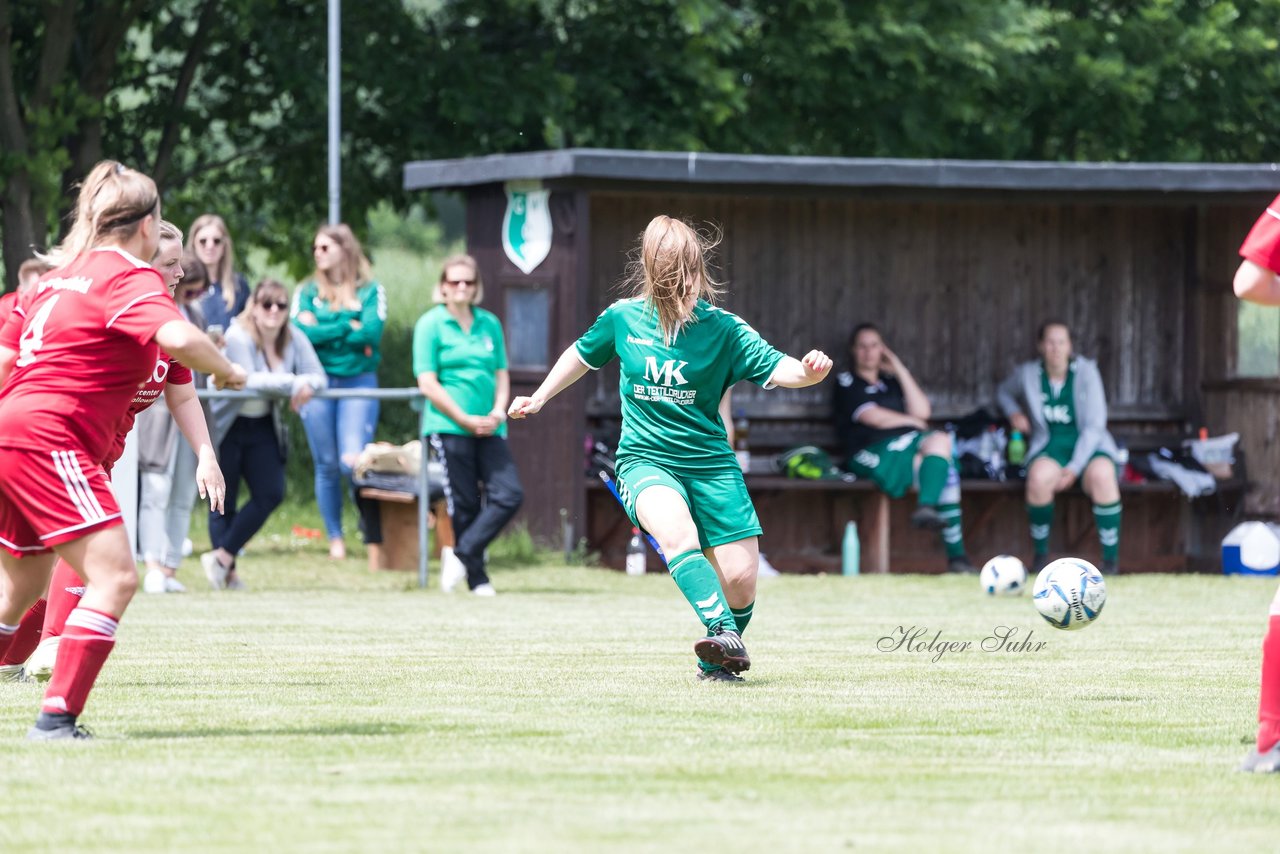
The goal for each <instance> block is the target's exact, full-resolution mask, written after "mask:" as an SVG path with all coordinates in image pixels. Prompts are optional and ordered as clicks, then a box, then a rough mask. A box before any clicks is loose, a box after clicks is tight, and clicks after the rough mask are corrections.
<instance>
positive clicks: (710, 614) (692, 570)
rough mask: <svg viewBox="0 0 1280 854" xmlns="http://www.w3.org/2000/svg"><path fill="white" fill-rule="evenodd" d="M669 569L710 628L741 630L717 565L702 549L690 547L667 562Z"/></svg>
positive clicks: (677, 584) (713, 629)
mask: <svg viewBox="0 0 1280 854" xmlns="http://www.w3.org/2000/svg"><path fill="white" fill-rule="evenodd" d="M667 568H668V571H670V573H671V578H672V580H674V581H675V583H676V586H677V587H679V588H680V592H681V593H683V594H684V598H685V599H688V600H689V604H690V605H692V606H693V610H695V611H697V612H698V619H700V620H702V625H704V626H706V627H707V630H708V631H711V632H714V631H715V630H716V629H718V628H723V629H732V630H734V631H737V630H738V624H737V623H735V622H734V620H733V612H732V611H730V610H729V605H728V603H727V602H725V600H724V590H723V589H721V587H720V576H718V575H716V570H715V567H713V566H712V565H711V562H710V561H709V560H707V558H706V556H705V555H704V554H703V553H702V552H700V551H698V550H697V549H690V550H689V551H687V552H683V553H681V554H678V555H676V556H675V557H673V558H672V559H671V560H670V561H668V562H667Z"/></svg>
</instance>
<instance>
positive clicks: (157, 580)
mask: <svg viewBox="0 0 1280 854" xmlns="http://www.w3.org/2000/svg"><path fill="white" fill-rule="evenodd" d="M168 577H169V576H167V575H165V574H164V573H163V572H161V571H160V570H158V569H148V570H147V574H146V575H144V576H142V592H143V593H168V592H169V591H168V590H165V589H164V580H165V579H166V578H168Z"/></svg>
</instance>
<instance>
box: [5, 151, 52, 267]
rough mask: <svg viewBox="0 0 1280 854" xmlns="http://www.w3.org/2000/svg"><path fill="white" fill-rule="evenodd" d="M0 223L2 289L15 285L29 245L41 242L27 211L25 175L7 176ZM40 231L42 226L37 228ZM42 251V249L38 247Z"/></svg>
mask: <svg viewBox="0 0 1280 854" xmlns="http://www.w3.org/2000/svg"><path fill="white" fill-rule="evenodd" d="M0 222H3V223H4V244H3V250H4V281H5V287H4V290H6V291H10V290H13V289H14V288H16V287H17V285H18V267H19V266H21V264H22V262H23V261H25V260H27V259H28V258H30V257H31V251H32V247H33V246H37V245H38V240H40V239H43V234H41V235H40V237H39V238H38V237H37V235H36V221H35V217H34V216H33V215H32V210H31V178H30V176H28V175H27V173H26V172H23V171H16V172H14V173H13V174H11V175H9V177H8V181H7V183H6V184H5V187H4V198H3V201H0ZM39 230H40V231H41V232H43V231H44V226H43V224H41V225H40V229H39ZM41 248H42V247H41Z"/></svg>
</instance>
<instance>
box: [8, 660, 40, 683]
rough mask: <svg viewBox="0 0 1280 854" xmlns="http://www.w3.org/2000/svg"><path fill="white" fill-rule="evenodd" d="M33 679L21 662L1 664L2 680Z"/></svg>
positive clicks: (24, 680)
mask: <svg viewBox="0 0 1280 854" xmlns="http://www.w3.org/2000/svg"><path fill="white" fill-rule="evenodd" d="M31 681H33V680H32V679H31V677H30V676H28V675H27V673H26V671H25V670H23V668H22V665H21V664H0V682H31Z"/></svg>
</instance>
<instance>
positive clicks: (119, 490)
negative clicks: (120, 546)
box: [111, 401, 164, 555]
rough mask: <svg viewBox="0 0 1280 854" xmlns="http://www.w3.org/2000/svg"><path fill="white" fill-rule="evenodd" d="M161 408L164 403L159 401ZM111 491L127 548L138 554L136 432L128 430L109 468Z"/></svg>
mask: <svg viewBox="0 0 1280 854" xmlns="http://www.w3.org/2000/svg"><path fill="white" fill-rule="evenodd" d="M160 404H161V405H162V406H163V405H164V401H160ZM111 491H112V492H114V493H115V496H116V503H117V504H119V505H120V514H121V515H122V516H123V517H124V529H125V532H126V533H127V534H128V535H129V546H130V548H132V549H133V553H134V554H135V555H136V554H137V553H138V431H137V430H130V431H129V435H128V436H127V437H126V438H125V440H124V453H122V454H121V455H120V459H118V460H116V464H115V465H114V466H112V467H111Z"/></svg>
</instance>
